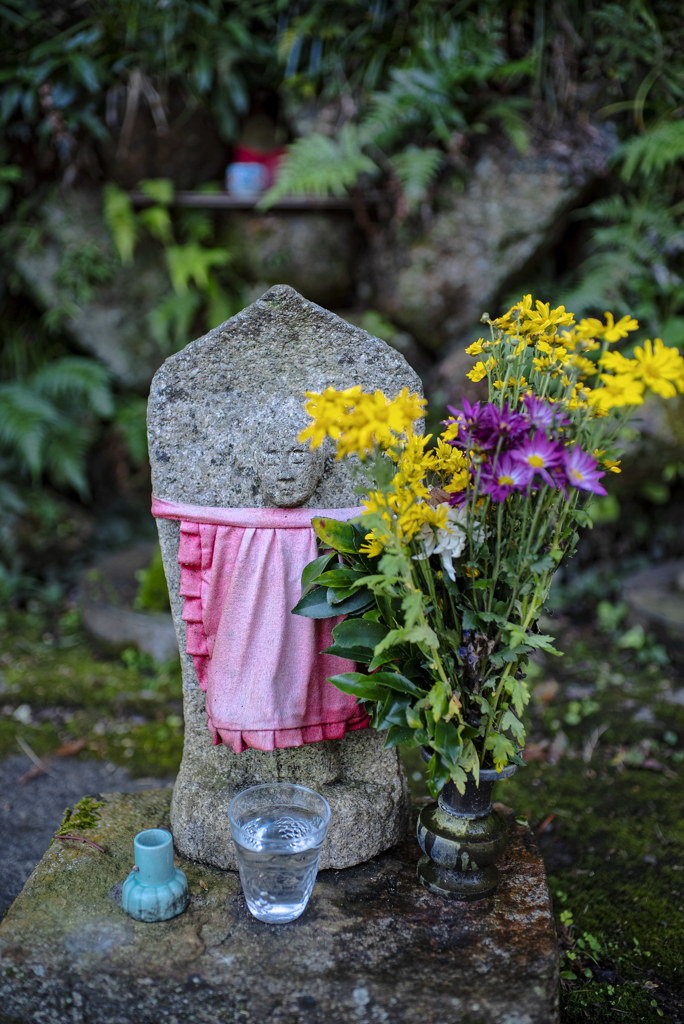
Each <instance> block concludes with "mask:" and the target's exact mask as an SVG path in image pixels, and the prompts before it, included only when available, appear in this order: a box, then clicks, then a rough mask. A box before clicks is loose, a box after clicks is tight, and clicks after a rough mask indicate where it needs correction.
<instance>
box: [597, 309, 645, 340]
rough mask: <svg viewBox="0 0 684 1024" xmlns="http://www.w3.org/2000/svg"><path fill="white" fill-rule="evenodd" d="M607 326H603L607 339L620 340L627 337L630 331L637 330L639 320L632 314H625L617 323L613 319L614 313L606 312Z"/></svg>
mask: <svg viewBox="0 0 684 1024" xmlns="http://www.w3.org/2000/svg"><path fill="white" fill-rule="evenodd" d="M604 315H605V318H606V326H605V327H604V328H603V337H604V338H605V339H606V341H611V342H612V341H619V340H620V338H626V337H627V335H628V334H629V332H630V331H636V330H637V328H638V327H639V322H638V320H634V318H633V317H631V316H623V317H622V319H621V320H618V322H617V323H615V322H614V321H613V314H612V313H605V314H604Z"/></svg>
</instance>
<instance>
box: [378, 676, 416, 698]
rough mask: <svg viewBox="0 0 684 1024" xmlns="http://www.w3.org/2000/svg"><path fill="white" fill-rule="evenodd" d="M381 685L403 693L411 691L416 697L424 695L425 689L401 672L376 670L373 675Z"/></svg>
mask: <svg viewBox="0 0 684 1024" xmlns="http://www.w3.org/2000/svg"><path fill="white" fill-rule="evenodd" d="M371 678H373V679H374V680H375V681H376V682H377V683H378V684H380V685H381V686H387V687H389V688H390V689H391V690H399V691H400V692H401V693H410V694H412V695H413V696H414V697H424V696H425V690H423V689H421V688H420V687H418V686H416V684H415V683H413V682H411V680H410V679H407V678H406V676H403V675H401V674H400V673H399V672H375V673H374V675H373V676H372V677H371Z"/></svg>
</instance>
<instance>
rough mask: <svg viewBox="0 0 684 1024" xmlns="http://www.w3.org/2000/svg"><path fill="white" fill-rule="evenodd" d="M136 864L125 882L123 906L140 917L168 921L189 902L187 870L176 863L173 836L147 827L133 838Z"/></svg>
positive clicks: (141, 918)
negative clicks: (184, 870)
mask: <svg viewBox="0 0 684 1024" xmlns="http://www.w3.org/2000/svg"><path fill="white" fill-rule="evenodd" d="M133 848H134V851H135V867H134V868H133V870H132V871H131V873H130V874H129V876H128V878H127V879H126V881H125V882H124V884H123V892H122V894H121V897H122V903H123V908H124V910H125V911H126V913H127V914H129V915H130V917H134V918H136V920H138V921H166V920H168V918H170V917H175V916H176V914H182V913H183V911H184V910H185V908H186V907H187V905H188V903H189V902H190V892H189V890H188V882H187V879H186V877H185V873H184V872H183V871H181V869H180V868H177V867H176V866H175V864H174V863H173V837H172V835H171V833H170V832H167V830H166V829H165V828H148V829H145V831H144V832H138V834H137V836H136V837H135V839H134V840H133Z"/></svg>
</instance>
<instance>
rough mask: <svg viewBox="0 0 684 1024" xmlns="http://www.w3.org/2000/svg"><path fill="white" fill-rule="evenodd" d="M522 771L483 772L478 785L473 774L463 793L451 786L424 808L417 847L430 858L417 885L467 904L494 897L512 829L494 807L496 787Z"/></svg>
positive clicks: (423, 863) (424, 860)
mask: <svg viewBox="0 0 684 1024" xmlns="http://www.w3.org/2000/svg"><path fill="white" fill-rule="evenodd" d="M426 753H427V752H426V751H424V752H423V756H424V757H425V754H426ZM517 770H518V769H517V765H514V764H511V765H507V767H506V768H504V769H502V771H500V772H497V771H496V770H495V769H493V768H490V769H481V770H480V784H479V786H478V785H476V783H475V779H474V778H473V776H472V775H468V781H467V782H466V786H465V792H464V793H463V794H461V793H459V791H458V790H457V789H456V786H455V785H454V783H453V782H447V783H446V785H445V786H444V788H443V789H442V792H441V793H440V794H439V799H438V801H437V803H436V804H428V805H427V806H426V807H424V808H423V810H422V811H421V813H420V817H419V818H418V842H419V843H420V847H421V849H422V850H423V852H424V854H425V856H423V857H421V858H420V860H419V861H418V880H419V882H420V883H421V885H424V886H425V888H426V889H429V890H430V892H434V893H437V895H439V896H447V897H449V898H451V899H455V900H467V901H470V900H481V899H485V897H487V896H490V895H491V894H492V893H493V892H494V890H495V889H496V886H497V884H498V881H499V872H498V870H497V867H496V864H495V861H496V860H497V859H498V858H499V857H500V856H501V854H502V853H503V851H504V849H505V848H506V844H507V842H508V834H509V829H508V823H507V822H506V819H505V818H504V817H503V815H501V814H499V813H498V811H495V810H493V808H492V799H491V798H492V786H493V785H494V783H495V782H497V781H498V780H499V779H508V778H510V777H511V775H514V774H515V772H516V771H517Z"/></svg>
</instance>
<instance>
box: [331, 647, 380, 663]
mask: <svg viewBox="0 0 684 1024" xmlns="http://www.w3.org/2000/svg"><path fill="white" fill-rule="evenodd" d="M321 654H334V656H335V657H336V658H346V660H347V661H356V662H358V663H359V664H360V665H368V663H369V662H370V660H371V659H370V654H369V653H368V651H367V650H366V649H365V648H363V647H340V645H339V644H332V645H331V646H330V647H326V648H325V650H324V651H321Z"/></svg>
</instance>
